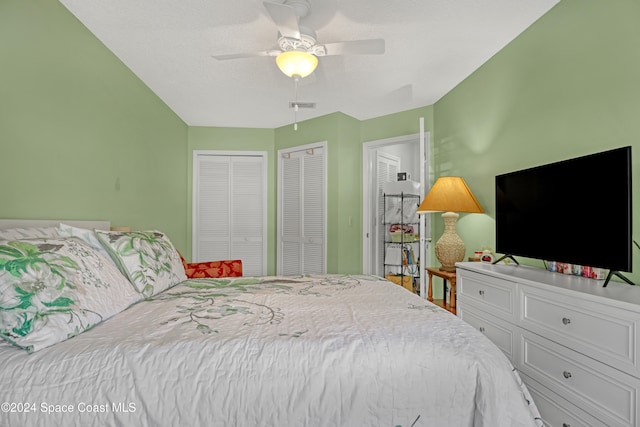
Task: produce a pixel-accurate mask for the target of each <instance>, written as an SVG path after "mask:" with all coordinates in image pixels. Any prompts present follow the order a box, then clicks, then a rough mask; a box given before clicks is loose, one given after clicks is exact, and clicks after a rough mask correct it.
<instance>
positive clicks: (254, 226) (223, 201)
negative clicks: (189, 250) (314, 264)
mask: <svg viewBox="0 0 640 427" xmlns="http://www.w3.org/2000/svg"><path fill="white" fill-rule="evenodd" d="M265 167H266V166H265V159H264V157H263V156H249V155H238V156H233V155H211V154H197V155H196V156H195V160H194V200H193V213H194V215H193V236H192V240H193V254H192V255H193V256H192V258H193V261H194V262H204V261H215V260H224V259H241V260H242V268H243V274H244V275H245V276H260V275H265V274H266V253H265V242H266V236H265V234H266V226H265V224H266V221H265V218H266V206H265V193H266V190H265Z"/></svg>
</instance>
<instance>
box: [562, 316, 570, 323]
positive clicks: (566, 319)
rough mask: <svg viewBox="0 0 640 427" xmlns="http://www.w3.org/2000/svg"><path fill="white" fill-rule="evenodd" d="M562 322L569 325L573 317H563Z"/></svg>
mask: <svg viewBox="0 0 640 427" xmlns="http://www.w3.org/2000/svg"><path fill="white" fill-rule="evenodd" d="M562 323H563V324H564V325H568V324H569V323H571V319H569V318H568V317H563V318H562Z"/></svg>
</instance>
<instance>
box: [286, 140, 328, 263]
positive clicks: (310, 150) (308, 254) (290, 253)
mask: <svg viewBox="0 0 640 427" xmlns="http://www.w3.org/2000/svg"><path fill="white" fill-rule="evenodd" d="M325 152H326V146H325V144H324V143H321V144H311V145H306V146H302V147H295V148H292V149H288V150H280V151H279V152H278V158H279V161H278V274H280V275H285V276H290V275H298V274H322V273H325V272H326V269H327V267H326V264H327V263H326V249H325V248H326V244H325V242H326V229H327V227H326V217H327V215H326V155H325Z"/></svg>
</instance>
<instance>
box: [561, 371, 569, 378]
mask: <svg viewBox="0 0 640 427" xmlns="http://www.w3.org/2000/svg"><path fill="white" fill-rule="evenodd" d="M562 376H563V377H565V378H566V379H569V378H571V372H569V371H564V372H563V373H562Z"/></svg>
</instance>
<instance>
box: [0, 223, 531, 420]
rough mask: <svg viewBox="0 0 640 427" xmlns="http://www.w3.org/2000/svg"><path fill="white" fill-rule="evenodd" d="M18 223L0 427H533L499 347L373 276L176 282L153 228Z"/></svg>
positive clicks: (1, 351) (6, 302)
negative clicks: (24, 262)
mask: <svg viewBox="0 0 640 427" xmlns="http://www.w3.org/2000/svg"><path fill="white" fill-rule="evenodd" d="M24 225H27V227H24ZM28 225H29V223H28V222H27V223H23V222H18V223H11V226H7V225H6V223H5V224H3V222H2V221H0V229H1V228H7V227H9V228H11V227H13V228H14V229H16V228H18V229H22V230H23V231H22V232H21V233H22V234H20V233H18V234H14V235H12V234H10V233H11V232H9V234H6V233H5V234H4V236H5V239H4V240H0V266H3V269H0V336H2V338H4V340H1V341H0V363H1V365H0V404H1V405H2V406H1V408H0V409H1V411H0V425H2V426H76V425H77V426H80V425H82V426H105V425H109V426H176V425H189V426H230V425H233V426H387V427H394V426H402V427H409V426H415V427H418V426H448V427H449V426H491V427H500V426H504V427H517V426H542V425H543V422H542V421H541V420H540V418H539V413H538V411H537V408H536V406H535V403H534V402H533V401H532V399H531V397H530V395H529V393H528V390H527V389H526V387H525V385H524V384H523V383H522V381H521V380H520V378H519V375H518V373H517V372H516V371H515V370H514V369H513V367H512V366H511V365H510V363H509V361H508V360H507V358H506V357H505V356H504V355H503V354H502V353H501V351H500V350H499V349H498V348H497V347H495V345H493V344H492V343H491V342H490V341H489V340H488V339H486V338H485V337H484V336H483V335H482V334H481V333H480V332H478V331H476V330H475V329H473V328H472V327H471V326H469V325H467V324H466V323H464V322H463V321H461V320H460V319H458V318H456V317H455V316H453V315H452V314H451V313H449V312H447V311H445V310H443V309H441V308H439V307H437V306H435V305H434V304H432V303H430V302H428V301H426V300H424V299H422V298H420V297H418V296H417V295H414V294H412V293H411V292H409V291H407V290H406V289H404V288H403V287H401V286H397V285H395V284H393V283H391V282H389V281H387V280H385V279H382V278H379V277H375V276H366V275H339V274H328V275H317V276H314V275H305V276H296V277H235V278H217V279H188V280H186V278H185V276H184V275H183V274H181V273H180V271H179V268H178V266H177V265H175V264H176V263H179V262H180V261H179V255H177V254H175V255H174V254H172V252H175V248H173V246H172V245H171V243H170V240H169V239H168V237H167V236H165V235H163V234H162V233H161V232H158V231H155V230H154V231H152V232H150V233H152V234H149V235H148V236H151V237H149V238H148V239H146V240H145V238H144V237H140V236H147V234H138V235H136V234H135V233H136V232H131V233H126V232H109V231H107V230H108V223H105V222H101V223H99V224H96V223H84V222H75V223H73V224H70V222H69V221H51V222H50V223H46V224H45V225H43V224H39V225H38V226H37V227H36V228H39V229H40V230H42V229H46V228H49V229H50V231H52V229H56V227H57V228H58V229H61V227H66V234H64V235H54V236H42V235H33V234H30V232H29V231H28V230H29V227H28ZM21 227H22V228H21ZM101 229H102V230H101ZM24 230H27V231H24ZM69 230H71V231H69ZM53 231H55V230H53ZM4 232H6V230H4ZM2 233H3V230H0V238H2V236H3V234H2ZM45 234H46V233H45ZM7 236H9V237H11V236H14V237H11V239H6V237H7ZM96 236H97V237H98V238H97V239H96ZM132 236H133V237H135V236H137V237H136V239H138V240H136V239H134V238H133V237H132ZM16 237H17V239H16ZM12 239H13V240H12ZM127 239H128V240H127ZM154 239H155V241H154ZM10 242H14V243H10ZM15 242H19V243H15ZM123 242H125V243H126V244H125V243H123ZM136 242H137V243H136ZM158 242H160V243H161V245H160V246H162V247H160V248H159V247H158V246H157V243H158ZM30 245H31V246H30ZM154 245H155V246H154ZM110 246H111V247H110ZM3 248H4V249H3ZM34 248H36V249H34ZM114 248H115V249H116V250H114ZM18 249H19V250H21V251H22V252H20V253H21V254H22V258H20V256H18V255H16V254H17V253H16V252H15V250H18ZM29 251H31V252H29ZM56 251H57V252H56ZM26 253H28V254H29V256H30V257H31V258H29V259H36V258H38V257H39V259H44V260H45V261H46V263H47V264H46V265H48V266H49V267H48V269H47V268H44V270H46V271H47V272H48V274H49V275H48V276H47V278H49V277H54V279H53V280H54V286H53V287H52V288H49V291H48V292H49V293H51V292H53V291H51V289H55V292H54V294H47V297H46V298H45V297H44V296H41V297H37V295H41V294H37V293H31V294H29V295H31V297H26V296H25V295H26V293H25V292H26V291H25V290H24V289H27V288H28V286H27V285H29V283H31V282H29V280H32V281H33V277H34V276H33V274H36V273H34V271H36V272H37V274H36V276H37V279H38V280H40V282H38V283H39V285H38V286H39V287H38V288H37V289H38V292H41V293H42V292H44V291H41V289H43V288H44V289H47V288H46V286H45V285H46V284H45V285H42V283H41V282H42V281H43V280H44V279H43V277H42V270H43V268H42V265H44V264H37V263H36V264H33V265H29V266H28V267H25V271H28V272H29V274H30V275H28V274H26V273H25V272H24V271H22V270H19V269H18V270H16V268H17V267H15V266H14V267H7V265H8V261H7V260H9V259H12V260H14V261H15V260H17V259H18V260H20V259H24V257H25V254H26ZM52 253H55V254H56V255H55V256H57V258H55V257H54V255H52ZM114 253H116V255H115V256H114ZM12 254H13V258H12ZM34 254H36V255H34ZM38 254H39V255H38ZM43 254H44V255H43ZM117 254H120V255H121V256H120V257H118V256H117ZM132 254H133V256H125V255H132ZM159 254H161V255H162V256H159ZM47 257H48V258H47ZM145 257H146V258H145ZM149 257H150V258H149ZM151 258H153V260H154V262H155V264H153V262H152V263H147V264H153V265H155V266H156V267H157V268H155V269H154V268H149V267H148V266H147V267H145V269H142V272H140V271H139V270H138V271H136V270H135V269H136V268H137V267H136V265H137V264H145V262H146V261H144V259H147V261H148V259H151ZM176 258H178V261H176ZM3 260H4V261H3ZM61 260H64V262H62V261H61ZM33 262H34V263H35V261H33ZM136 263H137V264H136ZM180 265H181V264H180ZM138 267H139V266H138ZM83 269H86V270H89V271H82V270H83ZM102 269H105V271H106V270H108V272H109V274H110V276H109V275H106V273H104V272H103V270H102ZM136 273H140V274H136ZM154 274H155V276H154ZM118 275H119V276H118ZM18 276H20V277H18ZM29 278H30V279H29ZM106 278H108V280H107V279H106ZM47 280H49V279H47ZM36 281H37V280H36ZM81 281H85V282H87V283H90V285H91V286H89V285H86V284H83V283H80V282H81ZM27 282H29V283H27ZM29 286H35V285H29ZM29 289H31V288H29ZM34 292H35V291H34ZM34 295H36V296H34ZM42 295H44V294H42ZM29 298H30V299H29ZM38 298H39V299H38ZM47 298H48V299H47ZM36 300H38V301H40V308H39V309H34V308H33V306H36V305H37V304H36ZM71 301H74V302H75V303H76V306H74V307H75V308H74V309H73V310H72V309H71V308H69V307H71V305H67V306H64V304H63V303H69V304H71ZM27 302H29V303H30V304H31V305H29V304H27ZM27 306H28V307H27ZM16 307H17V308H16ZM20 307H22V308H20ZM78 307H81V308H78ZM105 307H106V308H105ZM29 310H31V311H29ZM34 310H35V312H36V314H33V313H34ZM38 310H40V311H38ZM16 313H19V314H20V315H18V314H16ZM25 313H26V314H25ZM96 316H97V317H96ZM30 322H31V323H30ZM38 322H39V324H40V326H36V327H34V326H33V324H36V323H38ZM27 326H29V327H30V328H31V332H30V333H25V330H26V329H28V328H27ZM37 328H40V329H39V330H36V331H34V329H37ZM61 332H62V334H63V335H64V334H66V335H64V336H60V334H61ZM23 333H25V334H24V335H21V334H23ZM52 336H57V337H55V338H51V337H52Z"/></svg>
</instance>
